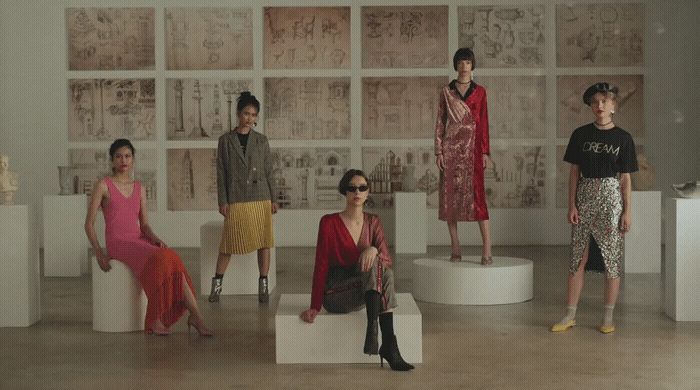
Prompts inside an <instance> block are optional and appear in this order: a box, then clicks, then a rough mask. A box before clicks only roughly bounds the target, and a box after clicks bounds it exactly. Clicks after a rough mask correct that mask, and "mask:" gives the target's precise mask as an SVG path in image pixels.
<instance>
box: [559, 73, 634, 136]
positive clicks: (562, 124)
mask: <svg viewBox="0 0 700 390" xmlns="http://www.w3.org/2000/svg"><path fill="white" fill-rule="evenodd" d="M600 81H606V82H608V83H611V84H613V85H616V86H617V87H618V89H619V92H618V96H617V108H616V110H615V118H614V119H615V124H616V125H618V126H620V127H622V128H623V129H625V130H627V131H628V132H629V133H630V134H632V136H633V137H635V138H637V137H643V136H644V79H643V76H642V75H595V76H557V137H560V138H569V136H570V135H571V132H573V131H574V129H576V128H577V127H579V126H583V125H585V124H587V123H591V122H593V120H594V119H595V116H594V115H593V113H592V112H591V109H590V107H588V106H586V105H585V104H584V103H583V98H582V96H583V92H584V91H585V90H586V88H588V87H589V86H591V85H593V84H594V83H597V82H600Z"/></svg>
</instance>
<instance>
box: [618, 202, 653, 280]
mask: <svg viewBox="0 0 700 390" xmlns="http://www.w3.org/2000/svg"><path fill="white" fill-rule="evenodd" d="M625 272H627V273H659V272H661V191H632V229H631V230H630V231H629V232H627V233H626V234H625Z"/></svg>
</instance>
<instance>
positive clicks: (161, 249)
mask: <svg viewBox="0 0 700 390" xmlns="http://www.w3.org/2000/svg"><path fill="white" fill-rule="evenodd" d="M134 152H135V151H134V146H133V145H132V144H131V142H129V140H127V139H118V140H116V141H114V143H112V146H111V147H110V148H109V155H110V157H111V159H112V175H111V176H107V177H105V178H103V179H102V180H100V181H98V182H97V184H96V186H95V191H93V193H92V197H91V198H90V205H89V206H88V212H87V218H86V220H85V232H86V233H87V236H88V239H89V240H90V244H91V245H92V248H93V249H94V250H95V256H96V257H97V263H98V264H99V266H100V268H101V269H102V270H103V271H104V272H108V271H109V270H110V268H111V267H110V265H109V260H110V259H115V260H119V261H121V262H123V263H124V264H126V265H127V266H128V267H129V268H130V269H131V271H132V272H133V274H134V276H135V277H136V278H137V279H138V280H139V282H140V283H141V286H142V287H143V290H144V291H145V292H146V297H147V298H148V307H147V309H146V321H145V329H146V332H147V333H149V334H157V335H167V334H170V329H169V328H170V326H171V325H173V324H174V323H175V322H177V320H178V319H179V318H180V317H181V316H182V315H183V314H184V312H185V311H186V310H187V311H189V312H190V316H189V318H188V319H187V327H188V330H189V328H190V327H192V326H194V328H195V329H196V330H197V332H199V335H200V336H211V335H212V333H211V332H210V331H209V329H207V327H206V326H205V325H204V321H203V320H202V315H201V314H200V312H199V308H198V306H197V300H196V299H195V296H194V290H193V288H192V279H191V278H190V275H189V274H188V273H187V270H186V269H185V265H184V264H183V263H182V260H181V259H180V256H178V254H177V253H175V251H173V250H172V249H170V248H168V247H167V246H166V245H165V243H163V241H161V240H160V239H159V238H158V236H156V235H155V233H153V230H151V227H150V226H149V224H148V216H147V214H146V190H145V189H144V188H143V187H142V186H141V184H140V183H139V182H138V181H135V180H133V179H132V169H133V167H134ZM100 207H102V211H103V213H104V218H105V240H106V241H107V242H106V244H107V253H105V251H103V250H102V247H101V246H100V243H99V242H98V241H97V234H96V233H95V217H96V215H97V210H98V209H99V208H100Z"/></svg>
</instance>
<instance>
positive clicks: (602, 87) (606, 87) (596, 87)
mask: <svg viewBox="0 0 700 390" xmlns="http://www.w3.org/2000/svg"><path fill="white" fill-rule="evenodd" d="M596 93H604V94H606V95H607V94H612V95H613V98H617V87H616V86H614V85H612V84H609V83H606V82H601V83H595V84H593V85H591V86H590V87H588V88H587V89H586V92H584V93H583V102H584V103H585V104H586V105H587V106H590V105H591V99H592V98H593V95H595V94H596Z"/></svg>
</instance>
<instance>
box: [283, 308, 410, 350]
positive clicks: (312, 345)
mask: <svg viewBox="0 0 700 390" xmlns="http://www.w3.org/2000/svg"><path fill="white" fill-rule="evenodd" d="M396 300H397V304H398V307H397V308H396V309H394V333H395V334H396V339H397V342H398V344H399V349H400V351H401V356H402V357H403V358H404V360H406V361H407V362H409V363H422V362H423V324H422V316H421V313H420V310H419V309H418V306H417V305H416V301H414V300H413V296H412V295H411V294H396ZM310 302H311V295H310V294H282V296H281V297H280V301H279V304H278V305H277V313H275V356H276V361H277V364H288V363H375V364H376V363H379V357H378V356H376V355H375V356H371V355H365V354H364V352H363V350H362V349H363V346H364V341H365V330H366V329H367V313H366V312H365V309H362V310H358V311H355V312H352V313H346V314H332V313H328V312H327V311H325V310H321V312H320V313H318V315H317V316H316V319H315V320H314V323H313V324H308V323H306V322H304V321H302V320H301V318H299V314H300V313H301V312H302V311H304V310H306V309H308V308H309V303H310ZM379 340H380V345H381V332H379Z"/></svg>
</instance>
